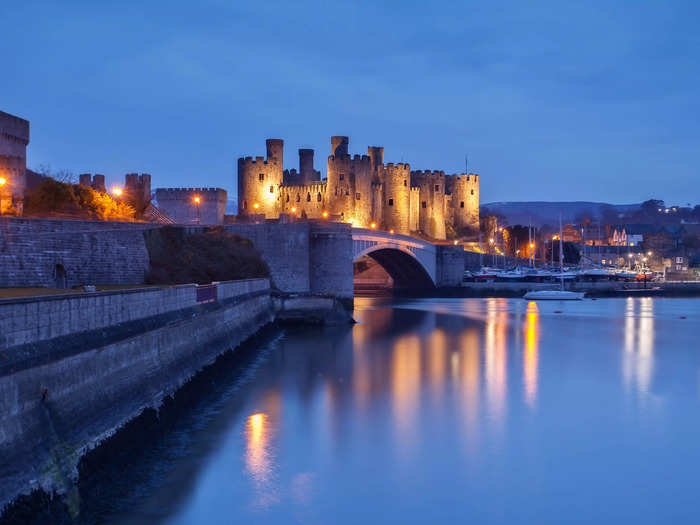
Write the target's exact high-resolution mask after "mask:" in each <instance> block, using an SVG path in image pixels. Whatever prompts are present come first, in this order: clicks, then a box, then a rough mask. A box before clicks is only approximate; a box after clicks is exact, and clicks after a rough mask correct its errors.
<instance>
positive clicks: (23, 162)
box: [0, 111, 29, 215]
mask: <svg viewBox="0 0 700 525" xmlns="http://www.w3.org/2000/svg"><path fill="white" fill-rule="evenodd" d="M27 144H29V122H28V121H26V120H24V119H22V118H19V117H15V116H14V115H10V114H9V113H4V112H3V111H0V213H3V214H10V215H21V214H22V209H23V206H24V189H25V186H26V182H25V175H26V171H27Z"/></svg>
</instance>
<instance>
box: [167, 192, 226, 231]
mask: <svg viewBox="0 0 700 525" xmlns="http://www.w3.org/2000/svg"><path fill="white" fill-rule="evenodd" d="M196 198H199V203H197V202H196V200H195V199H196ZM227 200H228V194H227V192H226V190H224V189H221V188H157V189H156V201H158V208H159V209H160V210H161V211H163V213H165V214H166V215H167V216H168V217H170V218H171V219H173V220H174V221H175V222H176V223H178V224H208V225H218V224H223V223H224V213H225V212H226V202H227Z"/></svg>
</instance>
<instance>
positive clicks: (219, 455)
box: [83, 298, 700, 524]
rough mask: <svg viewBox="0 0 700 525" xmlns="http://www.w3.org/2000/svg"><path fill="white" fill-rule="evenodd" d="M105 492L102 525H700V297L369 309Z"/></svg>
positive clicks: (305, 336)
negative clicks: (355, 321)
mask: <svg viewBox="0 0 700 525" xmlns="http://www.w3.org/2000/svg"><path fill="white" fill-rule="evenodd" d="M355 318H356V319H357V321H358V324H356V325H354V326H353V327H340V328H308V327H307V328H294V329H287V330H285V331H284V332H283V333H281V334H279V335H277V336H275V337H273V338H272V339H270V340H269V341H266V342H265V343H264V344H263V345H262V348H260V349H258V350H256V351H255V352H254V353H253V355H252V357H250V358H249V360H248V361H247V362H246V364H245V365H244V366H241V367H240V369H239V370H236V371H232V373H231V374H230V376H229V377H228V379H226V380H225V381H224V382H223V384H218V385H216V386H215V387H212V390H211V392H209V393H208V394H207V395H206V396H205V398H204V399H203V400H201V401H200V402H198V403H197V404H195V406H194V407H193V408H191V410H190V411H189V412H187V413H186V414H185V415H184V416H183V418H182V421H180V422H179V423H178V425H177V427H176V428H175V429H173V430H172V431H171V432H169V433H168V434H167V435H165V436H163V438H162V439H161V440H160V441H159V442H158V443H157V444H156V445H154V446H149V449H148V450H144V451H142V452H141V453H140V454H138V455H137V459H135V460H134V461H131V462H129V461H127V462H125V464H124V465H123V466H121V467H120V469H119V473H118V476H114V477H113V478H112V479H109V480H107V479H103V480H101V481H99V483H101V484H102V485H103V487H102V490H101V492H102V494H101V496H100V498H99V501H86V500H83V506H84V508H85V511H84V514H83V518H84V519H85V520H86V521H90V522H100V523H167V524H193V523H206V524H219V523H222V524H228V523H246V524H254V523H274V524H277V523H280V524H281V523H303V524H321V523H329V524H369V523H430V522H432V523H457V522H460V523H466V522H471V523H598V524H600V523H616V524H617V523H635V524H641V523H674V524H678V523H698V522H700V499H699V498H698V492H697V486H698V482H700V446H699V444H700V418H699V417H698V415H699V414H700V410H699V409H700V345H699V344H698V336H699V334H700V301H698V300H693V299H687V300H686V299H659V298H655V299H651V298H630V299H599V300H597V301H593V300H585V301H581V302H570V303H554V302H552V303H546V302H543V303H534V302H527V301H524V300H520V299H411V300H394V301H388V302H387V301H381V300H376V299H375V300H370V299H357V300H356V312H355Z"/></svg>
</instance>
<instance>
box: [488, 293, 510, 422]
mask: <svg viewBox="0 0 700 525" xmlns="http://www.w3.org/2000/svg"><path fill="white" fill-rule="evenodd" d="M506 305H507V299H502V298H498V299H487V301H486V344H485V346H484V354H485V359H484V366H485V370H484V373H485V376H486V399H487V402H488V409H489V416H490V418H491V419H492V421H493V422H495V423H500V422H502V421H503V416H504V413H505V406H506V395H507V381H508V377H507V364H508V349H507V337H508V336H507V334H508V313H507V312H506V310H505V306H506Z"/></svg>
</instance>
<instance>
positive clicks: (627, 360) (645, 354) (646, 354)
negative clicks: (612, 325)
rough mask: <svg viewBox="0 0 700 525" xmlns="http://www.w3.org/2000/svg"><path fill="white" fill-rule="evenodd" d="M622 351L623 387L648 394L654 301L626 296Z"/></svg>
mask: <svg viewBox="0 0 700 525" xmlns="http://www.w3.org/2000/svg"><path fill="white" fill-rule="evenodd" d="M624 340H625V352H624V357H623V365H622V375H623V380H624V383H625V386H626V387H628V388H635V389H636V390H637V391H638V392H639V393H640V394H642V395H647V394H648V393H649V386H650V383H651V379H652V374H653V372H654V300H653V299H652V298H651V297H641V298H633V297H629V298H627V302H626V305H625V335H624Z"/></svg>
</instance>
